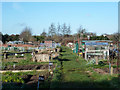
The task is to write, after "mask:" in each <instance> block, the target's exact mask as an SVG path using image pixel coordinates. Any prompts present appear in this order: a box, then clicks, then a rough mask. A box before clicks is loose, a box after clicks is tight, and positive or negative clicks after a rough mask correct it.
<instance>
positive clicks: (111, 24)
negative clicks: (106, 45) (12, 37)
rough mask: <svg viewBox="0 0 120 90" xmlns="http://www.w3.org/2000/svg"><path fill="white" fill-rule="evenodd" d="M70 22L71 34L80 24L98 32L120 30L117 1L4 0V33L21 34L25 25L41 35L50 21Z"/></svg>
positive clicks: (35, 33) (34, 33)
mask: <svg viewBox="0 0 120 90" xmlns="http://www.w3.org/2000/svg"><path fill="white" fill-rule="evenodd" d="M58 22H59V23H60V24H63V23H64V22H65V23H66V24H67V25H71V30H72V34H73V33H76V32H77V29H78V28H79V26H80V25H82V26H83V28H85V29H86V30H87V31H88V32H95V33H97V35H100V34H104V33H108V34H112V33H114V32H117V30H118V3H117V2H4V3H2V33H3V34H6V33H7V34H20V32H21V31H22V30H23V29H24V27H25V26H28V27H30V28H32V33H33V35H39V34H41V32H42V31H43V29H45V31H46V32H48V27H49V26H50V24H51V23H54V24H55V25H56V26H57V24H58Z"/></svg>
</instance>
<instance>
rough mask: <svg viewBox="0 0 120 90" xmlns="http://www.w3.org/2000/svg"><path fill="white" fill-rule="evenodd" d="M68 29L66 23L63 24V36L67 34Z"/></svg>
mask: <svg viewBox="0 0 120 90" xmlns="http://www.w3.org/2000/svg"><path fill="white" fill-rule="evenodd" d="M66 31H67V26H66V24H65V23H64V24H63V26H62V35H63V36H64V35H65V34H66Z"/></svg>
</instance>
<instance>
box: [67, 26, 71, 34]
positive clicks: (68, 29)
mask: <svg viewBox="0 0 120 90" xmlns="http://www.w3.org/2000/svg"><path fill="white" fill-rule="evenodd" d="M70 33H71V27H70V25H69V26H68V28H67V34H68V35H70Z"/></svg>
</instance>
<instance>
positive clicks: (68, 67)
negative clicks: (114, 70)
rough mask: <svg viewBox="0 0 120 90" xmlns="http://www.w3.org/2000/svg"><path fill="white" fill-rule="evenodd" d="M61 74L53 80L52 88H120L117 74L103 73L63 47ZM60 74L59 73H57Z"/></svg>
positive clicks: (60, 61)
mask: <svg viewBox="0 0 120 90" xmlns="http://www.w3.org/2000/svg"><path fill="white" fill-rule="evenodd" d="M59 63H60V64H62V65H61V69H60V71H59V72H60V74H59V75H56V78H55V79H54V80H53V81H52V84H51V88H56V87H57V88H118V87H119V83H118V78H117V77H116V75H113V76H110V75H108V74H107V75H101V74H98V73H96V72H95V71H93V70H92V69H93V67H88V66H87V65H86V63H87V62H86V61H85V60H84V59H82V58H80V57H78V56H77V55H76V54H75V53H72V50H70V49H69V48H67V47H62V51H61V53H60V56H59ZM57 74H58V73H57Z"/></svg>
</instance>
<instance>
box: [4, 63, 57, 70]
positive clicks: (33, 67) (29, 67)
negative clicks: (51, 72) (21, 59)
mask: <svg viewBox="0 0 120 90" xmlns="http://www.w3.org/2000/svg"><path fill="white" fill-rule="evenodd" d="M54 67H55V65H53V68H54ZM39 69H48V64H46V65H45V64H44V65H19V66H15V68H13V66H8V67H6V68H4V69H2V70H39Z"/></svg>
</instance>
